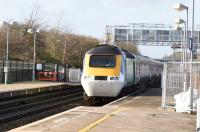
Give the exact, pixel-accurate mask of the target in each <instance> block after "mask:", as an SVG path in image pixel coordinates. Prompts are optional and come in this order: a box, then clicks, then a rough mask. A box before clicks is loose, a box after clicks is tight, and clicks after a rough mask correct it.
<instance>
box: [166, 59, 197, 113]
mask: <svg viewBox="0 0 200 132" xmlns="http://www.w3.org/2000/svg"><path fill="white" fill-rule="evenodd" d="M199 91H200V62H192V63H189V62H187V63H183V62H167V63H165V64H164V71H163V76H162V107H163V108H166V107H170V108H175V105H176V102H175V101H176V100H177V99H176V97H178V96H177V95H180V94H181V95H180V96H182V95H183V94H187V92H188V94H189V101H190V102H189V103H190V104H189V105H190V106H189V107H188V109H186V111H187V110H188V111H196V110H197V105H194V103H196V102H193V100H196V99H198V98H199Z"/></svg>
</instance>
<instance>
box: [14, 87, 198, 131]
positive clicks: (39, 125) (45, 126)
mask: <svg viewBox="0 0 200 132" xmlns="http://www.w3.org/2000/svg"><path fill="white" fill-rule="evenodd" d="M160 106H161V89H159V88H152V89H150V90H148V91H145V92H144V93H143V94H141V95H139V96H128V97H126V98H125V99H123V100H120V101H115V102H113V103H110V104H108V105H106V106H102V107H99V106H94V107H87V106H80V107H76V108H74V109H71V110H69V111H65V112H62V113H59V114H56V115H53V116H51V117H48V118H45V119H43V120H40V121H37V122H34V123H31V124H28V125H25V126H22V127H19V128H16V129H13V130H11V132H21V131H23V132H26V131H27V132H29V131H38V130H39V131H40V132H42V131H60V132H66V131H74V132H75V131H78V132H87V131H91V132H102V131H113V132H114V131H118V132H124V131H126V132H136V131H138V132H146V131H148V132H155V131H156V132H160V131H165V132H172V131H187V132H194V131H195V129H196V128H195V115H189V114H180V113H176V112H174V111H169V110H163V109H161V108H160Z"/></svg>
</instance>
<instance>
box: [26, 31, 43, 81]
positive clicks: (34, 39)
mask: <svg viewBox="0 0 200 132" xmlns="http://www.w3.org/2000/svg"><path fill="white" fill-rule="evenodd" d="M27 32H28V33H31V34H33V73H32V74H33V75H32V81H35V59H36V51H35V41H36V34H37V33H39V32H40V30H39V29H33V28H30V29H28V30H27Z"/></svg>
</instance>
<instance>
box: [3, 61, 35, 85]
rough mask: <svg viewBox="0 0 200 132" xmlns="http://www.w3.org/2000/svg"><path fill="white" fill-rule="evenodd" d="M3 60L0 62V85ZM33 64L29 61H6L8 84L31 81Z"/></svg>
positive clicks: (4, 62) (4, 63)
mask: <svg viewBox="0 0 200 132" xmlns="http://www.w3.org/2000/svg"><path fill="white" fill-rule="evenodd" d="M5 65H6V61H5V60H0V83H3V82H4V78H5V74H4V67H5ZM32 69H33V63H32V62H29V61H15V60H8V82H10V83H11V82H23V81H31V80H32Z"/></svg>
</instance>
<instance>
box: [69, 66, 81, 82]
mask: <svg viewBox="0 0 200 132" xmlns="http://www.w3.org/2000/svg"><path fill="white" fill-rule="evenodd" d="M69 82H81V69H74V68H69Z"/></svg>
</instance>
